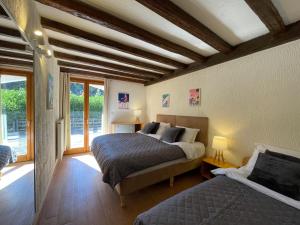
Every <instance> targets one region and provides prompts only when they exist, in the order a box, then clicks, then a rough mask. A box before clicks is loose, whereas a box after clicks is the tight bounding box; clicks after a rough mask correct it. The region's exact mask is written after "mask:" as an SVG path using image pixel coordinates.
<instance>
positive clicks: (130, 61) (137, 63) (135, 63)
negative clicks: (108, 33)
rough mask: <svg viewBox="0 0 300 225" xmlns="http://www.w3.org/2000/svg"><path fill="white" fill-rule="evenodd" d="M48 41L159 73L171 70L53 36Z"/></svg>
mask: <svg viewBox="0 0 300 225" xmlns="http://www.w3.org/2000/svg"><path fill="white" fill-rule="evenodd" d="M49 43H50V44H51V45H53V46H56V47H59V48H63V49H68V50H73V51H76V52H81V53H86V54H90V55H95V56H100V57H103V58H106V59H110V60H114V61H117V62H121V63H126V64H129V65H133V66H138V67H142V68H146V69H150V70H154V71H157V72H159V73H170V72H172V70H171V69H167V68H164V67H160V66H156V65H153V64H149V63H145V62H141V61H137V60H134V59H129V58H126V57H123V56H118V55H114V54H111V53H107V52H104V51H100V50H95V49H91V48H87V47H83V46H79V45H75V44H71V43H67V42H64V41H60V40H57V39H54V38H49Z"/></svg>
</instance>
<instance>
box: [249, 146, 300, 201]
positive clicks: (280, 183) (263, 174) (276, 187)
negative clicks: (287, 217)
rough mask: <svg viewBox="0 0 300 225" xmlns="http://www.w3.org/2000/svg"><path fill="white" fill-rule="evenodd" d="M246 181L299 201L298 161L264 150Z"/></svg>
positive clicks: (299, 162)
mask: <svg viewBox="0 0 300 225" xmlns="http://www.w3.org/2000/svg"><path fill="white" fill-rule="evenodd" d="M248 179H249V180H251V181H254V182H256V183H258V184H261V185H263V186H265V187H267V188H269V189H271V190H273V191H276V192H278V193H280V194H283V195H285V196H288V197H290V198H293V199H295V200H298V201H300V159H299V158H296V157H293V156H290V155H285V154H281V153H278V152H272V151H270V150H266V151H265V153H262V152H259V153H258V157H257V160H256V162H255V165H254V168H253V170H252V172H251V174H250V175H249V176H248Z"/></svg>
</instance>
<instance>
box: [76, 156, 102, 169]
mask: <svg viewBox="0 0 300 225" xmlns="http://www.w3.org/2000/svg"><path fill="white" fill-rule="evenodd" d="M72 158H73V159H77V160H78V161H80V162H82V163H84V164H86V165H87V166H89V167H91V168H93V169H95V170H97V171H99V172H101V170H100V167H99V165H98V163H97V161H96V160H95V158H94V156H93V155H91V154H85V155H76V156H72Z"/></svg>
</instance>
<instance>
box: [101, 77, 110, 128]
mask: <svg viewBox="0 0 300 225" xmlns="http://www.w3.org/2000/svg"><path fill="white" fill-rule="evenodd" d="M109 85H110V80H109V79H105V80H104V107H103V118H102V131H103V134H108V133H110V123H109V104H108V101H109Z"/></svg>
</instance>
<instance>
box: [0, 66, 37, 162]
mask: <svg viewBox="0 0 300 225" xmlns="http://www.w3.org/2000/svg"><path fill="white" fill-rule="evenodd" d="M0 74H3V75H11V76H23V77H26V120H27V121H26V137H27V155H21V156H18V157H17V162H23V161H30V160H34V119H33V116H34V108H33V106H34V84H33V72H31V71H27V70H19V69H7V68H0Z"/></svg>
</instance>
